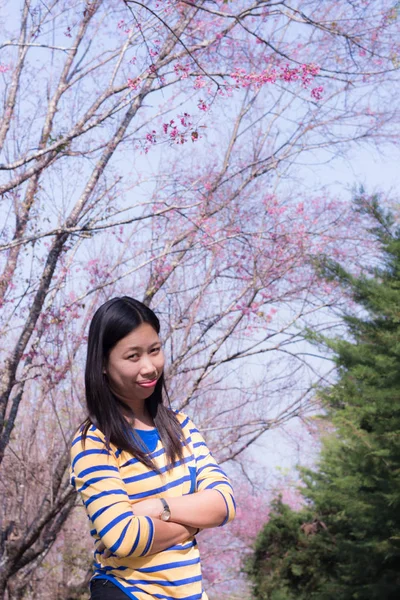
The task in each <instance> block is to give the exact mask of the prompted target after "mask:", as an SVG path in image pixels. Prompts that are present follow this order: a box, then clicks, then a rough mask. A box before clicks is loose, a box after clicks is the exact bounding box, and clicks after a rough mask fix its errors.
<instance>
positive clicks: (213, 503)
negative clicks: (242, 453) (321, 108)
mask: <svg viewBox="0 0 400 600" xmlns="http://www.w3.org/2000/svg"><path fill="white" fill-rule="evenodd" d="M164 498H165V500H166V501H167V502H168V505H169V508H170V510H171V517H170V520H169V521H167V522H165V521H161V519H160V513H161V511H162V509H163V505H162V503H161V501H160V499H159V498H149V499H146V500H141V501H140V502H136V503H135V504H133V505H132V510H133V513H134V514H135V516H146V517H150V518H151V519H152V521H153V525H154V538H153V544H152V547H151V551H150V552H149V554H156V553H157V552H161V551H162V550H165V549H166V548H169V547H170V546H173V545H174V544H178V543H182V542H185V541H186V540H187V539H189V538H190V537H192V536H193V535H195V533H196V532H197V530H198V529H207V528H211V527H218V525H221V523H223V521H224V520H225V519H226V516H227V508H226V504H225V501H224V499H223V497H222V495H221V494H220V493H219V492H218V491H217V490H204V491H202V492H197V493H194V494H188V495H186V496H179V497H166V496H164ZM98 550H99V551H100V552H102V551H103V550H104V558H107V557H108V556H110V555H111V552H110V551H109V550H108V549H106V547H105V545H104V543H103V542H101V544H100V545H99V547H98Z"/></svg>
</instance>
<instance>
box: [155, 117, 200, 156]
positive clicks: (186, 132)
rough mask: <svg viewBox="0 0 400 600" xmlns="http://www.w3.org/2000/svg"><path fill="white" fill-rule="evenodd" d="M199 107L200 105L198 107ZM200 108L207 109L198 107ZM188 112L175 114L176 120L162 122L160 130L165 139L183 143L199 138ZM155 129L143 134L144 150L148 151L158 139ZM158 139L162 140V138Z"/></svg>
mask: <svg viewBox="0 0 400 600" xmlns="http://www.w3.org/2000/svg"><path fill="white" fill-rule="evenodd" d="M199 108H200V107H199ZM200 110H207V107H206V108H203V109H202V108H200ZM190 118H191V117H190V114H189V113H187V112H185V113H183V114H182V115H177V120H175V119H171V120H170V121H169V122H168V123H163V125H162V132H163V134H164V136H166V138H167V140H168V141H170V142H173V143H174V144H181V145H182V144H185V143H186V142H188V141H189V140H190V139H191V140H192V142H196V141H197V140H198V139H199V134H198V131H197V130H195V129H193V123H192V121H191V120H190ZM158 135H159V134H157V131H156V130H155V129H152V130H151V131H149V132H148V133H147V134H146V136H145V145H144V152H145V154H147V153H148V151H149V150H150V147H151V146H154V145H155V144H156V143H157V141H158V137H157V136H158ZM160 141H164V140H163V139H162V138H161V140H160Z"/></svg>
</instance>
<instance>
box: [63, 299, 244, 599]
mask: <svg viewBox="0 0 400 600" xmlns="http://www.w3.org/2000/svg"><path fill="white" fill-rule="evenodd" d="M159 331H160V324H159V321H158V318H157V317H156V315H155V314H154V313H153V311H152V310H150V309H149V308H148V307H147V306H145V305H144V304H142V303H141V302H139V301H137V300H134V299H133V298H129V297H127V296H124V297H122V298H113V299H112V300H109V301H108V302H106V303H105V304H103V305H102V306H101V307H100V308H99V309H98V310H97V312H96V313H95V315H94V317H93V320H92V322H91V325H90V329H89V339H88V353H87V362H86V372H85V386H86V401H87V408H88V418H87V420H86V421H85V423H84V424H83V425H82V427H81V428H80V430H79V432H78V433H77V435H76V436H75V439H74V440H73V443H72V448H71V483H72V484H73V485H74V487H75V489H76V490H77V492H79V493H80V495H81V497H82V500H83V503H84V505H85V508H86V511H87V514H88V517H89V521H90V528H91V535H92V536H93V538H94V541H95V556H94V558H95V572H94V575H93V578H92V580H91V586H90V587H91V598H92V600H126V599H127V598H131V599H134V600H150V599H152V598H160V599H165V600H169V599H171V600H172V599H173V600H175V599H176V600H178V599H180V600H207V596H206V594H205V592H204V591H203V589H202V579H201V568H200V557H199V551H198V547H197V543H196V539H195V534H196V533H197V532H198V530H199V529H204V528H207V527H217V526H220V525H224V524H225V523H227V522H228V521H230V520H231V519H233V517H234V514H235V504H234V499H233V495H232V488H231V485H230V483H229V480H228V478H227V477H226V475H225V474H224V472H223V471H222V469H221V468H220V467H219V466H218V465H217V463H216V462H215V460H214V459H213V457H212V456H211V454H210V452H209V450H208V449H207V446H206V444H205V442H204V440H203V438H202V436H201V435H200V433H199V432H198V430H197V429H196V427H195V426H194V425H193V423H192V422H191V421H190V419H189V418H188V417H186V416H185V415H184V414H182V413H176V412H174V411H172V410H171V409H170V408H168V407H166V406H164V404H163V396H162V390H163V385H164V378H163V368H164V355H163V350H162V347H161V343H160V338H159V337H158V334H159Z"/></svg>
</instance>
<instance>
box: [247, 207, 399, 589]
mask: <svg viewBox="0 0 400 600" xmlns="http://www.w3.org/2000/svg"><path fill="white" fill-rule="evenodd" d="M359 210H361V211H364V212H367V213H368V215H369V217H372V218H373V221H374V227H373V229H371V230H370V231H372V232H373V234H374V235H375V236H376V237H377V238H378V240H379V241H380V243H381V244H382V249H383V250H382V251H383V260H382V261H381V265H380V267H379V268H376V269H374V270H373V271H371V272H369V273H368V274H367V275H365V276H362V277H354V276H352V275H351V274H350V273H349V272H347V271H346V270H345V269H343V268H342V267H341V266H340V265H338V264H335V263H333V262H331V261H325V262H324V265H323V270H324V275H325V276H326V277H327V278H330V279H334V280H336V281H337V282H339V283H340V284H341V285H342V286H344V287H345V288H347V291H348V292H349V294H350V295H351V297H352V298H353V299H354V300H355V301H356V302H357V303H358V305H359V306H360V307H361V308H362V310H360V311H359V314H357V315H355V314H351V315H346V316H345V317H344V322H345V324H346V326H347V328H348V331H349V336H348V339H347V340H344V339H338V338H337V339H325V340H323V342H324V344H325V345H326V346H328V347H329V348H330V349H331V350H333V352H334V355H335V360H336V363H337V366H338V372H339V377H338V381H337V383H336V384H335V385H333V386H332V387H330V388H329V389H324V390H322V391H321V399H322V400H323V402H324V403H325V406H326V417H325V418H328V419H329V420H330V421H331V422H332V424H333V427H334V432H333V433H332V434H330V435H329V436H327V437H326V439H324V441H323V447H322V452H321V456H320V460H319V462H318V465H317V470H309V469H308V470H306V469H303V470H302V471H301V474H302V479H303V482H304V488H303V489H302V494H303V496H304V499H305V502H306V505H307V508H305V509H303V510H302V511H300V512H297V513H296V512H294V511H292V510H291V509H290V508H289V507H287V506H284V505H282V504H281V503H279V501H278V502H277V503H275V504H274V507H273V511H272V513H271V518H270V520H269V522H268V523H267V524H266V526H265V527H264V529H263V531H262V532H261V533H260V535H259V537H258V539H257V543H256V546H255V550H254V554H253V556H252V557H251V559H250V560H249V562H248V564H247V566H246V570H247V573H248V574H249V576H250V579H251V581H252V582H253V586H254V590H253V591H254V593H253V597H254V599H255V600H256V599H259V600H294V599H296V600H306V599H307V600H333V599H335V600H336V599H339V600H395V599H396V600H398V598H400V231H399V230H395V229H394V225H393V221H392V219H391V217H390V216H388V215H385V214H384V213H383V211H382V210H381V209H380V207H379V204H378V202H377V200H376V199H373V200H372V201H370V202H369V203H366V202H365V201H363V202H362V203H361V202H360V205H359ZM319 343H321V340H319Z"/></svg>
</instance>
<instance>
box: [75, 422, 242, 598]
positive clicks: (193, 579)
mask: <svg viewBox="0 0 400 600" xmlns="http://www.w3.org/2000/svg"><path fill="white" fill-rule="evenodd" d="M176 416H177V418H178V421H179V422H180V424H181V427H182V431H183V435H184V438H185V439H186V442H187V445H185V446H184V447H183V459H182V460H177V461H176V462H175V463H174V465H173V468H172V469H170V470H167V468H166V467H167V461H166V454H165V450H164V448H163V446H162V443H161V440H160V437H159V434H158V431H157V429H152V430H149V431H140V430H136V433H138V434H139V435H140V437H141V439H142V440H143V443H144V444H145V446H146V447H147V449H148V450H149V454H150V456H151V458H152V460H153V461H154V462H155V463H156V465H157V467H158V468H159V470H160V473H156V472H155V471H152V470H150V469H149V468H148V467H146V466H145V465H143V463H141V462H140V461H138V460H137V459H136V458H134V457H133V456H132V455H131V454H129V453H128V452H126V451H125V450H120V449H118V448H117V447H116V446H114V445H113V444H111V445H110V447H109V450H107V448H106V445H105V438H104V435H103V434H102V432H101V431H99V430H98V429H97V428H96V427H95V426H93V425H92V426H91V427H90V428H89V430H88V434H87V437H86V442H85V447H84V448H82V435H81V430H80V431H79V432H78V433H77V435H76V436H75V438H74V440H73V443H72V448H71V484H72V485H73V486H74V487H75V489H76V491H77V492H79V493H80V495H81V498H82V501H83V504H84V506H85V508H86V512H87V515H88V518H89V523H90V529H91V531H90V533H91V535H92V536H93V538H94V541H95V552H94V568H95V572H94V575H93V578H100V579H109V580H110V581H112V582H113V583H114V584H115V585H116V586H118V587H119V588H120V589H121V590H123V591H124V592H125V593H126V595H127V597H128V598H132V599H134V600H150V598H159V599H161V600H207V595H206V594H205V592H204V591H203V586H202V577H201V567H200V555H199V550H198V546H197V543H196V539H195V538H194V537H192V538H189V539H188V540H186V541H185V542H184V543H182V544H176V545H174V546H171V547H170V548H167V549H166V550H163V551H162V552H158V553H157V554H149V553H150V552H151V548H152V543H153V538H154V526H153V521H152V519H151V518H150V517H146V516H135V514H134V509H135V507H134V504H135V502H139V501H140V500H143V499H145V498H150V497H152V498H154V497H156V498H159V497H163V496H165V497H168V496H183V495H185V494H191V493H194V492H200V491H203V490H207V489H214V490H217V491H218V492H220V494H221V495H222V497H223V498H224V501H225V504H226V518H225V520H224V522H223V523H222V524H221V525H224V524H225V523H227V522H228V521H230V520H231V519H233V517H234V516H235V501H234V498H233V492H232V487H231V485H230V483H229V480H228V478H227V476H226V475H225V473H224V472H223V470H222V469H221V468H220V467H219V466H218V464H217V463H216V461H215V460H214V458H213V457H212V455H211V453H210V451H209V450H208V448H207V445H206V443H205V441H204V439H203V437H202V436H201V434H200V433H199V431H198V429H196V427H195V426H194V425H193V423H192V421H191V420H190V419H189V418H188V417H187V416H186V415H184V414H182V413H177V414H176ZM100 540H102V541H103V542H104V544H105V546H106V548H109V549H110V550H111V552H112V555H111V556H110V557H109V558H107V559H105V558H104V557H103V556H102V553H100V552H98V551H97V546H98V545H99V542H100Z"/></svg>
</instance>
